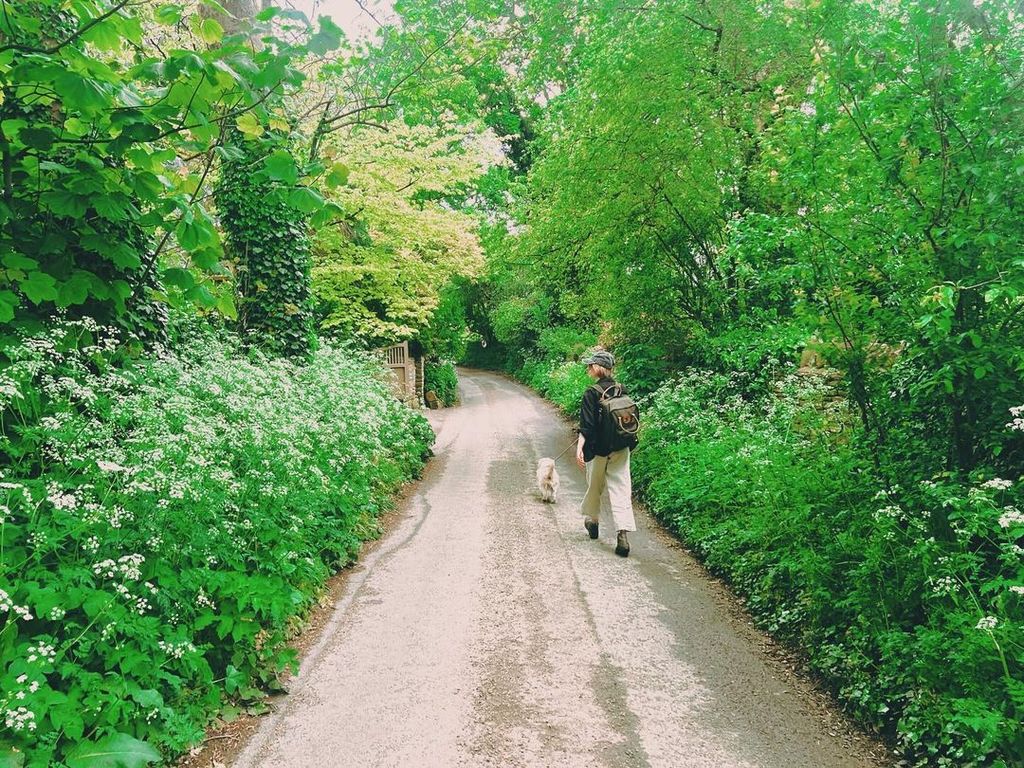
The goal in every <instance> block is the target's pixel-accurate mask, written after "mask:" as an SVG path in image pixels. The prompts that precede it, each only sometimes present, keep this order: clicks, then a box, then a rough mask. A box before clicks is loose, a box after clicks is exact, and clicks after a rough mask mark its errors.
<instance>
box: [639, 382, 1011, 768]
mask: <svg viewBox="0 0 1024 768" xmlns="http://www.w3.org/2000/svg"><path fill="white" fill-rule="evenodd" d="M765 381H767V382H769V385H768V387H767V389H766V388H765V387H764V382H765ZM837 394H838V393H837V392H836V391H835V389H834V387H833V386H832V385H830V384H828V383H827V382H826V381H825V380H823V379H821V378H817V377H810V378H808V377H801V376H798V375H795V374H792V373H790V374H789V375H780V376H777V377H772V376H768V377H764V378H760V377H759V380H758V381H757V382H756V384H755V382H754V377H752V376H750V375H745V374H734V375H732V376H725V375H722V374H714V373H710V372H691V373H688V374H686V375H682V376H679V377H678V378H676V379H675V380H673V381H671V382H670V383H669V384H666V385H665V386H664V387H663V388H661V389H659V390H658V391H657V392H656V393H655V394H654V395H653V396H652V398H651V399H650V400H649V401H648V402H647V403H646V408H645V413H644V430H643V437H642V440H641V449H640V450H638V451H637V452H636V454H635V457H634V477H635V478H636V479H637V482H638V484H639V485H640V486H641V487H642V489H643V492H644V495H645V497H646V500H647V502H648V503H649V505H650V508H651V509H652V510H653V512H654V513H655V514H656V515H658V516H659V517H660V518H661V519H662V520H664V521H665V522H666V524H668V525H669V526H670V527H672V528H673V529H674V530H676V531H677V532H678V533H679V534H680V535H681V536H682V537H683V538H684V539H685V540H686V541H687V542H688V543H689V544H690V545H691V546H692V547H693V548H694V549H695V550H696V551H697V553H698V554H699V555H700V556H701V558H702V559H703V560H704V561H705V562H706V563H707V565H708V566H709V567H710V568H712V569H713V570H714V571H716V572H718V573H720V574H723V575H724V576H726V577H727V578H728V579H729V581H730V582H731V583H732V584H733V586H734V587H735V588H736V590H737V591H738V592H739V593H740V594H741V595H743V596H744V597H745V598H746V601H747V604H748V606H749V608H750V610H751V612H752V613H753V614H754V615H755V617H757V618H758V619H759V620H760V622H761V623H762V624H763V626H765V627H766V628H767V629H768V630H770V631H771V632H772V633H773V634H775V635H777V636H778V637H780V638H782V639H784V640H786V641H789V642H790V643H792V644H794V645H796V646H798V647H799V648H801V649H802V650H803V651H805V652H806V654H807V656H808V659H809V662H810V664H811V666H812V667H813V669H814V670H815V671H816V672H818V673H820V674H821V675H822V676H823V678H824V679H825V680H826V681H827V682H828V683H829V684H831V685H832V686H833V688H834V690H835V692H836V693H837V695H838V697H839V698H840V700H841V701H842V702H843V704H844V705H845V706H846V707H847V708H848V709H849V710H850V711H852V712H853V713H854V714H855V715H856V716H857V717H858V718H859V719H860V720H861V721H862V722H864V723H867V724H869V725H871V726H873V727H875V728H877V729H879V730H880V731H884V732H888V733H892V734H894V735H895V737H896V738H897V740H898V742H899V744H900V746H901V748H902V751H903V753H904V754H905V756H906V757H907V758H908V759H909V760H910V761H911V763H912V764H914V765H944V766H960V767H966V766H1012V765H1022V764H1024V728H1022V724H1021V718H1022V715H1024V684H1022V683H1021V677H1022V669H1024V627H1022V623H1024V570H1022V565H1021V563H1022V559H1021V554H1022V550H1021V547H1020V546H1019V544H1020V542H1021V536H1022V534H1024V515H1022V514H1021V513H1020V512H1019V511H1018V508H1017V506H1015V505H1019V504H1020V503H1021V493H1020V490H1019V488H1018V486H1017V484H1016V483H1012V482H1010V481H1009V480H1003V479H1001V478H994V477H992V476H987V477H986V476H984V475H980V474H979V475H977V476H975V477H974V478H972V481H971V482H957V481H955V480H953V479H952V477H951V476H949V475H940V476H936V477H935V478H933V479H930V480H924V481H918V482H912V481H911V482H909V483H908V484H907V485H906V486H904V487H901V486H899V485H894V486H892V487H888V488H886V487H883V486H881V485H879V484H878V482H877V481H876V480H875V479H874V478H876V477H877V473H876V472H874V471H873V467H872V463H871V460H870V458H869V457H868V456H867V455H866V454H865V452H863V451H862V450H860V449H858V447H857V446H862V445H863V444H864V440H863V438H862V436H861V435H860V434H859V432H858V428H857V426H856V424H857V422H856V420H855V418H854V416H853V414H852V413H851V412H850V411H849V406H848V405H847V404H846V401H845V399H844V398H842V397H841V396H839V397H837ZM1009 417H1010V415H1009V414H1007V418H1009Z"/></svg>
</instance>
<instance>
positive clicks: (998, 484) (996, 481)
mask: <svg viewBox="0 0 1024 768" xmlns="http://www.w3.org/2000/svg"><path fill="white" fill-rule="evenodd" d="M1011 485H1013V481H1012V480H1003V479H1002V478H999V477H993V478H992V479H991V480H986V481H985V482H984V483H982V484H981V487H982V488H988V489H989V490H993V491H1005V490H1006V489H1007V488H1009V487H1010V486H1011Z"/></svg>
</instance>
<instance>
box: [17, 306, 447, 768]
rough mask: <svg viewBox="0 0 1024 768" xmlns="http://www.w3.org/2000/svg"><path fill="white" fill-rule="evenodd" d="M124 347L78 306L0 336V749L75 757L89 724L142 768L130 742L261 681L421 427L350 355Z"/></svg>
mask: <svg viewBox="0 0 1024 768" xmlns="http://www.w3.org/2000/svg"><path fill="white" fill-rule="evenodd" d="M125 349H126V347H125V345H123V344H121V343H120V342H119V341H118V340H117V339H116V338H114V337H112V336H111V335H110V334H109V331H108V330H107V329H98V328H96V327H95V326H94V325H93V324H90V323H89V322H88V321H86V322H84V323H78V324H74V325H69V326H64V327H63V328H61V329H60V330H56V331H53V332H51V333H49V334H48V335H46V336H41V337H37V338H33V339H29V340H27V341H24V342H23V343H20V344H16V345H14V346H13V347H9V348H8V349H7V350H6V355H7V357H8V359H9V361H10V363H9V364H8V365H7V367H6V368H5V369H4V370H3V371H2V372H0V398H2V406H3V414H4V421H3V432H2V436H0V439H2V441H3V442H2V461H3V482H2V484H0V505H2V506H0V516H2V517H0V535H2V549H0V606H2V610H3V614H0V622H2V624H0V627H2V630H0V689H2V691H3V693H2V694H0V697H2V698H0V717H2V718H3V719H4V724H5V728H4V730H3V737H2V738H0V762H2V758H3V756H4V754H5V750H7V749H9V748H11V747H14V748H16V749H17V750H20V751H21V753H22V754H23V755H24V756H26V757H27V758H28V759H27V765H29V766H52V765H61V764H64V763H62V762H61V761H62V760H64V761H67V763H68V764H74V765H87V764H89V763H87V762H82V761H81V760H79V761H77V762H75V761H74V757H75V756H76V755H78V756H81V755H82V750H83V747H82V744H87V743H97V742H100V743H102V744H103V745H104V746H105V747H109V748H111V749H126V750H129V751H130V750H132V749H134V750H135V751H136V752H135V754H136V758H137V762H134V763H131V764H141V763H140V762H138V761H140V760H145V759H148V758H147V757H146V755H147V754H149V756H150V757H151V756H152V752H151V748H150V753H147V752H146V745H144V744H140V743H139V742H137V741H133V739H138V740H143V741H146V742H148V743H149V744H151V745H156V746H157V747H159V749H160V750H161V752H162V753H163V754H164V755H165V756H167V755H171V754H174V753H176V752H178V751H180V750H182V749H184V748H186V747H187V746H188V745H190V744H192V743H194V742H195V741H196V740H197V739H199V738H200V737H201V736H202V733H203V728H204V726H205V725H206V723H207V722H208V720H209V717H210V716H211V715H212V714H213V713H215V712H217V711H218V710H219V709H220V708H221V707H222V706H223V705H224V704H225V703H226V702H227V701H228V700H231V699H236V700H237V699H242V700H244V699H249V698H254V697H258V695H259V694H258V690H257V689H260V688H266V687H268V686H273V683H274V681H275V675H276V673H277V672H278V671H280V670H281V669H283V668H284V667H285V665H287V664H288V663H289V662H290V661H291V660H292V653H291V652H290V651H289V650H288V649H286V648H285V646H284V642H285V640H286V638H287V637H288V635H289V633H290V632H291V631H292V630H293V629H294V627H295V619H296V617H297V616H299V615H301V614H302V613H303V612H304V611H306V610H307V609H308V608H309V607H310V606H311V605H312V603H313V601H314V599H315V597H316V595H317V593H318V591H319V590H320V589H321V587H322V585H323V584H324V582H325V581H326V579H327V578H328V576H330V575H331V573H332V572H334V571H335V569H337V568H338V567H339V566H342V565H344V564H345V563H347V562H349V561H350V560H351V559H352V558H353V557H354V556H355V554H356V553H357V552H358V549H359V545H360V541H361V540H363V539H365V538H367V537H369V536H372V535H374V533H375V531H376V523H375V518H376V516H377V514H378V513H379V512H380V510H381V508H382V507H384V506H385V505H387V504H388V500H389V496H390V493H391V492H392V491H393V490H394V489H395V487H396V486H397V485H398V484H399V483H401V482H403V481H404V480H406V479H408V478H409V477H411V476H412V475H413V474H415V473H416V472H417V471H418V469H419V467H420V466H421V464H422V462H423V459H424V457H425V455H426V453H427V451H428V446H429V444H430V442H431V441H432V433H431V431H430V428H429V426H428V425H427V423H426V421H425V420H424V419H423V418H422V417H421V416H419V415H416V414H414V413H413V412H411V411H409V410H407V409H406V408H404V407H402V406H401V405H399V404H398V403H397V402H396V401H395V400H394V399H393V398H392V397H391V396H390V395H389V394H388V390H387V386H386V384H385V383H384V379H383V378H382V376H381V373H380V369H379V363H377V362H374V361H372V360H371V359H370V358H369V357H365V356H361V355H357V354H354V353H351V352H348V351H342V350H339V349H334V348H330V347H325V348H323V349H320V350H319V351H318V352H317V353H316V354H315V355H314V357H313V358H312V360H311V361H310V362H309V363H308V364H305V365H297V364H293V363H290V362H286V361H282V360H271V359H267V358H264V357H261V356H259V355H258V354H257V353H252V354H250V355H248V356H243V355H241V354H240V353H239V352H238V351H237V349H236V345H235V343H234V342H233V340H232V339H231V338H229V337H217V336H213V335H206V336H204V337H203V338H192V339H190V340H189V342H188V343H187V344H182V345H181V346H180V349H181V351H180V352H175V353H170V352H165V353H163V354H160V355H158V356H154V357H144V358H141V359H134V360H132V359H124V358H125V354H124V353H125ZM117 358H121V359H119V360H118V363H117V364H116V365H115V364H113V361H114V360H115V359H117ZM4 741H6V742H7V743H6V746H5V745H4V744H3V742H4ZM76 745H78V746H77V747H76Z"/></svg>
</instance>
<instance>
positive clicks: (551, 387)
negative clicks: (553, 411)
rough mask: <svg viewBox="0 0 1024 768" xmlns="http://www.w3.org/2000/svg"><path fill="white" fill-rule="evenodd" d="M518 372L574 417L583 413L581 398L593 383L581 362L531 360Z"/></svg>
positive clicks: (527, 382) (522, 377)
mask: <svg viewBox="0 0 1024 768" xmlns="http://www.w3.org/2000/svg"><path fill="white" fill-rule="evenodd" d="M516 375H517V376H518V378H519V379H520V380H522V381H523V382H525V383H526V384H528V385H529V386H530V387H532V388H533V389H535V390H537V391H538V392H540V393H541V394H542V395H544V397H546V398H547V399H548V400H550V401H551V402H553V403H554V404H555V405H557V406H558V407H559V408H561V409H562V411H563V412H564V413H566V414H567V415H570V416H573V415H576V414H578V413H579V409H580V399H581V398H582V397H583V393H584V392H585V391H586V389H587V387H589V386H590V385H591V384H592V383H593V382H591V380H590V379H589V378H588V377H587V369H586V367H585V366H583V365H581V364H580V363H579V362H565V363H562V362H554V361H551V360H527V361H526V362H525V363H524V364H523V366H522V368H520V369H519V371H518V372H517V373H516Z"/></svg>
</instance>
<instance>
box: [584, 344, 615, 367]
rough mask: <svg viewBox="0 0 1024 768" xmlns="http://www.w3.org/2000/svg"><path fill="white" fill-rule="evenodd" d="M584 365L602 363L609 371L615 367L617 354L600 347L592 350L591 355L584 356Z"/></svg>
mask: <svg viewBox="0 0 1024 768" xmlns="http://www.w3.org/2000/svg"><path fill="white" fill-rule="evenodd" d="M583 364H584V365H600V366H601V367H602V368H607V369H608V370H609V371H610V370H611V369H612V368H614V367H615V355H613V354H612V353H611V352H609V351H608V350H606V349H599V350H597V351H596V352H592V353H591V354H590V356H589V357H585V358H583Z"/></svg>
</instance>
